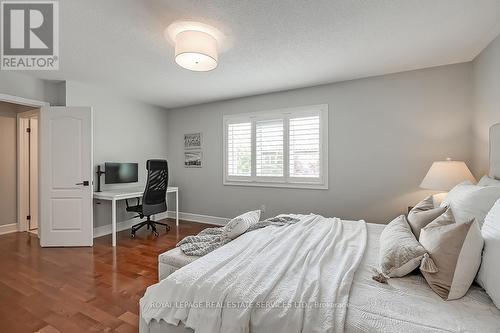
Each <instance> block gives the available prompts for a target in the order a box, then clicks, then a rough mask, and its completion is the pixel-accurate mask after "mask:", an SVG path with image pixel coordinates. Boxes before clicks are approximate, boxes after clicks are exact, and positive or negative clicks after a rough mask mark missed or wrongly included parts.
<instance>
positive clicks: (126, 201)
mask: <svg viewBox="0 0 500 333" xmlns="http://www.w3.org/2000/svg"><path fill="white" fill-rule="evenodd" d="M136 199H137V205H136V206H139V205H140V204H141V198H139V197H137V198H136ZM125 204H126V205H127V208H129V207H130V206H129V204H128V199H125Z"/></svg>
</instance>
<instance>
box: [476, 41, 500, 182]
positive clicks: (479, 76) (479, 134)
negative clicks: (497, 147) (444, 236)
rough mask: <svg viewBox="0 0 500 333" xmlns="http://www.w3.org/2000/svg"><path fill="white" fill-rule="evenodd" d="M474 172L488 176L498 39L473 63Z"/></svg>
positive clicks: (498, 117) (499, 112) (498, 97)
mask: <svg viewBox="0 0 500 333" xmlns="http://www.w3.org/2000/svg"><path fill="white" fill-rule="evenodd" d="M473 78H474V80H473V82H474V156H473V157H474V163H473V165H474V172H475V174H476V176H478V177H480V176H482V175H484V174H487V173H488V168H489V166H488V164H489V163H488V159H489V157H488V156H489V150H488V147H489V144H488V142H489V138H488V133H489V128H490V126H491V125H494V124H496V123H500V36H499V37H497V38H496V39H495V40H494V41H492V42H491V44H490V45H489V46H488V47H487V48H486V49H484V50H483V51H482V52H481V54H479V56H478V57H476V59H474V62H473Z"/></svg>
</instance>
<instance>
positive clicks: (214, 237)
mask: <svg viewBox="0 0 500 333" xmlns="http://www.w3.org/2000/svg"><path fill="white" fill-rule="evenodd" d="M298 221H299V219H297V218H293V217H290V216H287V215H280V216H276V217H273V218H270V219H267V220H264V221H260V222H257V223H256V224H253V225H251V226H250V227H249V228H248V229H247V231H245V233H246V232H250V231H253V230H256V229H260V228H264V227H268V226H270V225H275V226H284V225H289V224H293V223H296V222H298ZM232 240H233V239H232V238H230V237H228V236H227V232H226V228H225V227H219V228H207V229H204V230H202V231H201V232H200V233H199V234H198V235H194V236H187V237H185V238H183V239H182V240H181V241H180V242H179V243H177V245H176V246H178V247H180V249H181V250H182V252H184V253H185V254H186V255H188V256H204V255H206V254H207V253H210V252H212V251H213V250H215V249H218V248H219V247H221V246H222V245H224V244H227V243H229V242H230V241H232Z"/></svg>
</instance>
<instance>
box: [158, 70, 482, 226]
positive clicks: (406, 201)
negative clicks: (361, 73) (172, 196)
mask: <svg viewBox="0 0 500 333" xmlns="http://www.w3.org/2000/svg"><path fill="white" fill-rule="evenodd" d="M471 76H472V72H471V64H470V63H466V64H458V65H451V66H443V67H437V68H431V69H424V70H418V71H412V72H405V73H400V74H393V75H386V76H381V77H374V78H367V79H360V80H354V81H348V82H342V83H336V84H330V85H324V86H318V87H311V88H306V89H299V90H293V91H287V92H280V93H273V94H267V95H260V96H255V97H248V98H240V99H235V100H229V101H222V102H216V103H210V104H204V105H198V106H193V107H186V108H181V109H174V110H170V111H169V119H168V133H169V136H168V137H169V145H168V152H169V162H170V168H171V174H172V176H173V179H172V181H173V182H172V183H173V184H175V185H177V186H179V187H180V205H181V211H183V212H188V213H196V214H205V215H211V216H220V217H233V216H235V215H237V214H239V213H241V212H244V211H246V210H250V209H258V208H259V207H260V206H261V205H262V204H265V205H266V206H267V211H266V214H265V215H266V216H272V215H275V214H278V213H284V212H300V213H309V212H314V213H319V214H323V215H325V216H337V217H341V218H345V219H366V220H367V221H368V222H376V223H387V222H389V221H390V219H392V218H394V217H395V216H397V215H398V214H401V213H403V212H405V211H406V209H407V206H408V205H412V204H414V203H416V202H417V201H418V200H420V199H422V198H423V197H424V195H425V194H426V192H424V191H422V190H420V189H419V187H418V185H419V184H420V182H421V180H422V178H423V177H424V175H425V173H426V172H427V170H428V168H429V167H430V165H431V163H432V161H435V160H442V159H444V158H446V157H448V156H450V157H452V158H454V159H457V160H466V161H467V162H470V159H469V157H470V156H471V150H472V144H471V137H472V125H471V123H472V120H471V116H472V112H471V109H472V87H471V82H472V78H471ZM323 103H326V104H328V105H329V110H330V115H329V168H330V169H329V189H328V190H305V189H276V188H260V187H239V186H224V185H222V156H223V155H222V146H223V143H222V116H223V115H224V114H233V113H239V112H250V111H260V110H269V109H275V108H284V107H293V106H300V105H311V104H323ZM198 131H200V132H202V133H203V140H204V142H203V154H204V165H203V168H201V169H187V168H184V167H183V158H184V157H183V135H184V134H185V133H192V132H198Z"/></svg>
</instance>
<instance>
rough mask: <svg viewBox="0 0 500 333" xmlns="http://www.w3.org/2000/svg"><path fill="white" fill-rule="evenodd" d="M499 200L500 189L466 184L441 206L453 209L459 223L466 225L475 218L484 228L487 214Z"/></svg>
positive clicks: (459, 186)
mask: <svg viewBox="0 0 500 333" xmlns="http://www.w3.org/2000/svg"><path fill="white" fill-rule="evenodd" d="M499 198H500V187H496V186H478V185H472V183H470V182H464V183H462V184H459V185H457V186H455V187H454V188H453V189H452V190H451V191H450V193H448V195H447V196H446V198H445V199H444V201H443V202H442V203H441V206H442V207H444V206H445V205H448V206H449V207H450V208H451V211H452V212H453V215H454V216H455V220H456V222H457V223H465V222H467V221H470V220H471V219H472V218H475V219H476V221H477V222H478V223H479V226H480V227H482V225H483V222H484V218H485V217H486V214H488V212H489V211H490V209H491V207H493V204H494V203H495V201H497V200H498V199H499Z"/></svg>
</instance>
